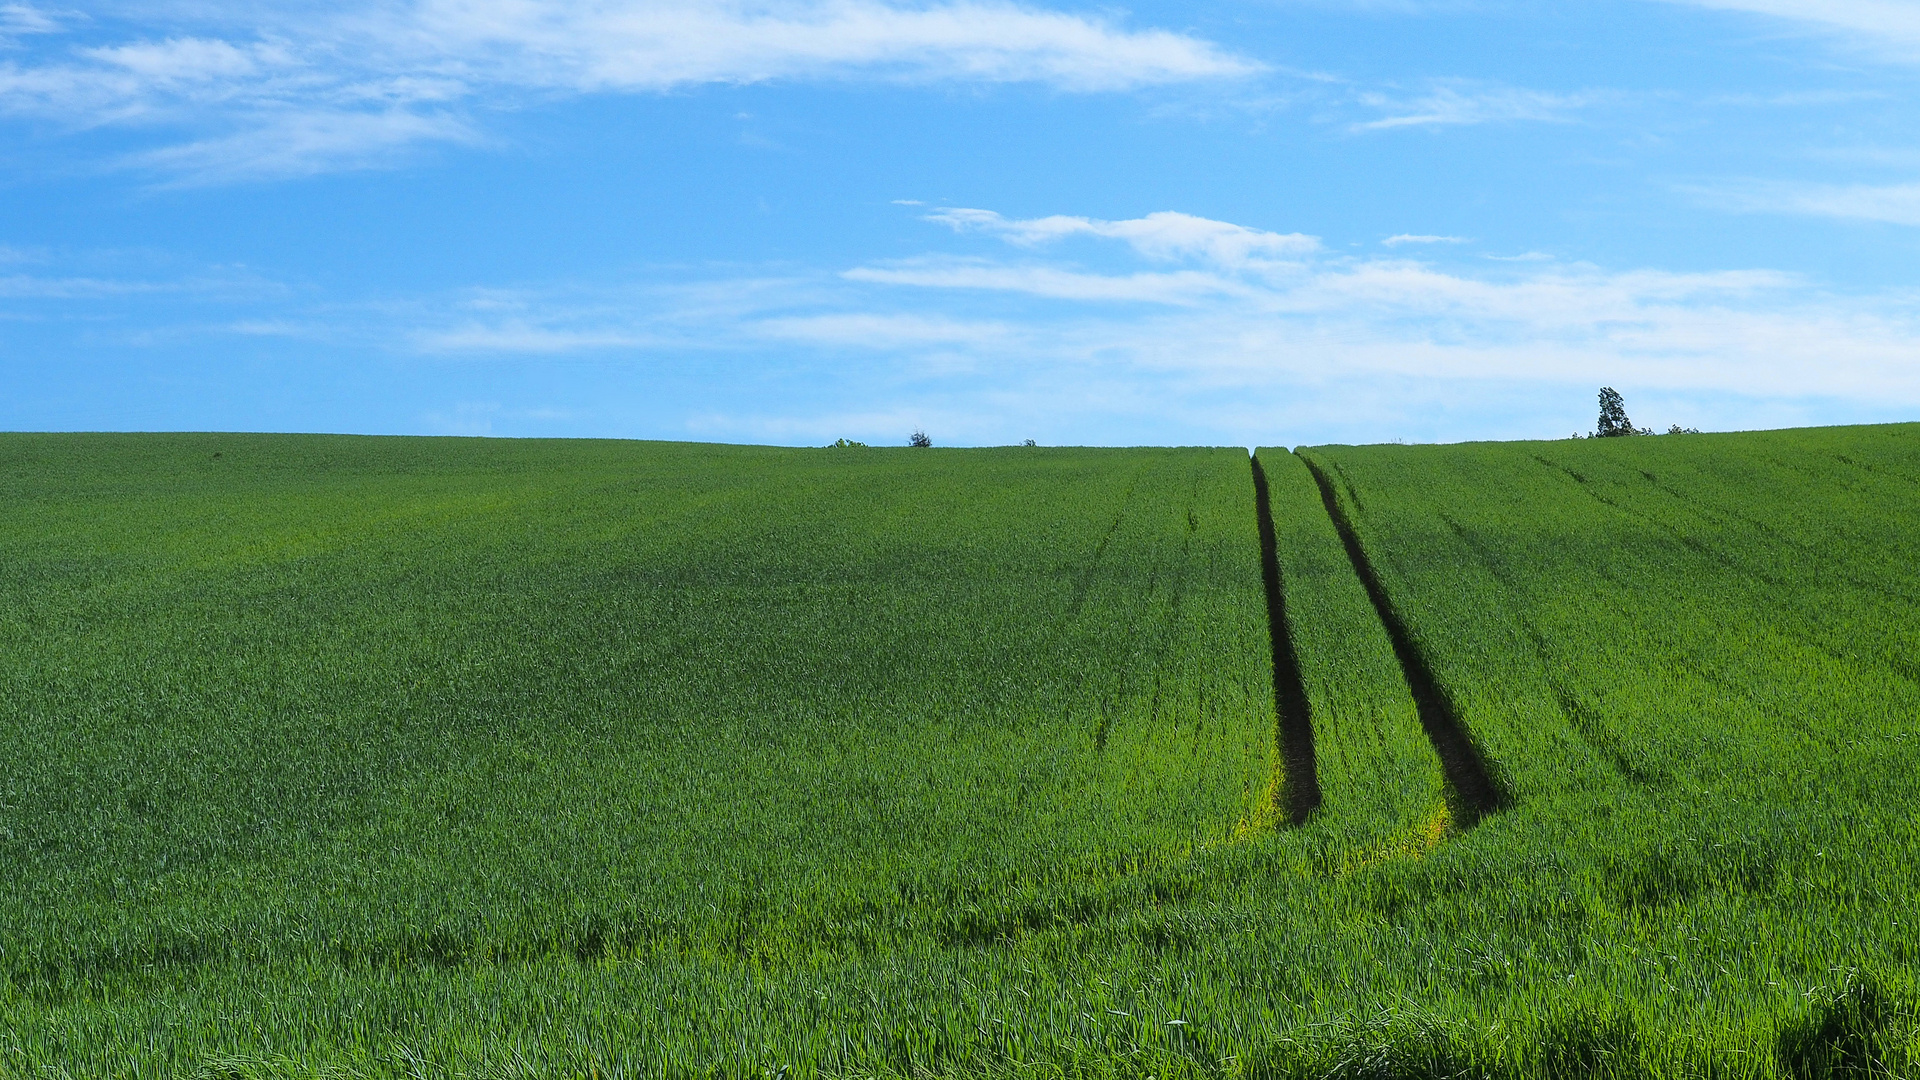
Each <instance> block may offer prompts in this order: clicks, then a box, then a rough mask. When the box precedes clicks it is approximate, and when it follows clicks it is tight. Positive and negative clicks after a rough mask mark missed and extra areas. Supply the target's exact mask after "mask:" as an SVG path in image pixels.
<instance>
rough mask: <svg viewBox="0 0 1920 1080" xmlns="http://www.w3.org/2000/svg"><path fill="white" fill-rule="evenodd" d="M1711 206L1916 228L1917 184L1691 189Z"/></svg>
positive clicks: (1919, 210) (1919, 207)
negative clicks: (1879, 222)
mask: <svg viewBox="0 0 1920 1080" xmlns="http://www.w3.org/2000/svg"><path fill="white" fill-rule="evenodd" d="M1694 194H1696V195H1698V196H1700V197H1701V198H1702V200H1703V201H1705V202H1707V203H1708V204H1709V205H1711V206H1714V207H1716V208H1718V209H1721V210H1734V211H1741V212H1747V213H1776V214H1808V215H1813V216H1816V217H1833V218H1852V219H1855V220H1859V221H1883V222H1887V223H1889V224H1893V225H1920V183H1907V184H1799V183H1778V182H1763V183H1752V184H1742V185H1729V186H1722V187H1716V188H1698V189H1694Z"/></svg>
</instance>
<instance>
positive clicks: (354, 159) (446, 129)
mask: <svg viewBox="0 0 1920 1080" xmlns="http://www.w3.org/2000/svg"><path fill="white" fill-rule="evenodd" d="M261 120H262V121H263V122H258V123H255V124H254V125H253V126H252V127H250V128H248V129H246V130H243V131H238V132H234V133H233V134H230V135H222V136H220V137H217V138H212V139H200V140H196V141H193V142H187V143H178V144H175V145H172V146H163V147H160V148H158V149H155V150H148V151H144V152H142V153H138V154H134V155H130V156H129V157H128V158H127V159H126V162H127V164H130V165H135V166H139V167H143V168H147V169H152V170H156V171H159V172H162V173H167V174H171V175H173V176H176V177H178V178H179V179H178V180H177V181H175V182H176V183H192V184H199V183H219V182H222V181H228V180H243V179H254V178H262V179H264V178H276V177H287V176H306V175H309V174H312V173H317V172H332V171H339V170H343V169H359V168H374V167H378V166H382V165H386V164H389V163H391V162H393V161H395V160H399V159H401V158H403V157H404V156H405V155H407V154H408V153H409V152H411V151H413V150H415V149H416V148H418V147H419V146H420V145H421V144H422V143H426V142H446V143H476V142H479V141H481V139H480V136H479V135H478V134H477V133H475V132H474V131H473V129H472V128H471V127H469V126H468V125H467V123H466V122H465V121H463V120H461V119H459V118H456V117H452V116H447V115H444V114H435V113H430V112H410V111H407V110H404V109H392V110H388V111H385V112H350V111H346V110H330V111H289V112H287V113H285V114H283V115H275V116H270V117H263V118H261Z"/></svg>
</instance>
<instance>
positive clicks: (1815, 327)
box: [844, 211, 1920, 407]
mask: <svg viewBox="0 0 1920 1080" xmlns="http://www.w3.org/2000/svg"><path fill="white" fill-rule="evenodd" d="M1149 217H1151V215H1150V216H1149ZM937 220H940V221H942V222H943V223H946V224H950V225H957V226H960V227H977V228H985V229H990V230H993V231H995V232H998V233H1001V234H1004V235H1006V236H1007V238H1008V239H1010V240H1013V241H1016V242H1025V243H1038V242H1041V241H1043V240H1045V239H1046V238H1048V237H1051V236H1054V235H1075V234H1077V233H1082V232H1089V231H1092V230H1087V229H1082V228H1080V227H1078V226H1072V227H1069V226H1066V225H1055V224H1043V223H1048V222H1075V221H1079V220H1083V219H1074V218H1060V219H1046V218H1042V219H1033V220H1032V221H1006V220H1005V219H1001V218H999V217H998V216H997V215H989V214H988V213H987V212H985V211H969V212H966V213H964V214H958V215H956V214H954V213H953V212H943V214H942V215H941V216H940V217H938V219H937ZM1137 220H1149V219H1148V218H1143V219H1137ZM1216 224H1225V223H1216ZM1094 234H1095V235H1101V236H1109V237H1113V238H1116V239H1122V240H1127V239H1128V237H1127V235H1126V233H1125V232H1123V231H1117V230H1105V231H1099V232H1095V233H1094ZM1129 242H1130V241H1129ZM1140 253H1141V254H1142V255H1147V256H1148V257H1151V256H1150V255H1149V253H1148V251H1146V250H1142V251H1141V252H1140ZM844 277H845V278H846V280H849V281H851V282H856V283H860V284H865V285H872V286H886V287H910V288H912V289H914V290H915V291H916V292H925V293H929V294H931V296H930V297H929V299H927V300H920V301H906V302H908V303H912V304H914V306H915V307H916V308H921V309H924V308H927V307H935V308H937V307H939V306H940V305H941V304H943V303H945V301H943V300H942V299H940V298H939V297H940V296H941V294H943V293H945V294H952V295H954V296H955V297H964V296H967V295H978V294H980V293H982V292H987V293H989V294H990V293H992V292H995V291H998V292H1004V293H1013V294H1020V295H1024V296H1026V297H1031V298H1035V299H1037V300H1042V301H1060V302H1066V303H1068V304H1071V305H1077V306H1069V307H1054V308H1051V309H1048V310H1047V311H1046V314H1044V315H1039V316H1036V315H1033V314H1032V313H1031V312H1030V311H1029V312H1027V313H1026V314H1025V316H1024V318H1025V319H1026V320H1028V321H1026V322H1025V323H1022V322H1021V321H1019V317H1016V316H1013V315H1010V314H1009V313H1008V312H1005V311H999V310H998V309H992V308H990V309H989V310H994V311H995V312H996V318H997V319H998V320H999V321H1000V322H1001V323H1003V324H1009V325H1015V326H1021V325H1024V326H1025V327H1026V332H1025V333H1024V334H1021V335H1019V336H1017V337H1016V338H1015V339H1014V340H1015V341H1017V342H1019V343H1020V345H1021V347H1022V348H1026V349H1030V350H1034V351H1037V352H1040V353H1043V354H1045V355H1046V356H1048V357H1050V362H1051V363H1053V364H1056V365H1057V364H1069V365H1075V366H1080V365H1087V364H1092V365H1094V366H1095V368H1099V369H1103V370H1109V374H1111V370H1110V369H1112V368H1114V366H1116V365H1117V366H1118V367H1119V368H1123V369H1127V370H1131V371H1134V372H1136V373H1138V372H1142V371H1150V372H1155V373H1158V374H1156V375H1154V376H1153V377H1154V378H1163V377H1164V378H1175V379H1177V380H1179V381H1181V382H1182V383H1183V384H1186V385H1189V386H1207V387H1213V388H1216V389H1217V388H1220V387H1241V388H1243V389H1246V390H1248V391H1249V392H1253V391H1255V390H1258V391H1260V392H1262V393H1265V392H1274V391H1276V389H1277V388H1278V387H1281V386H1287V385H1291V386H1299V385H1300V384H1301V383H1302V381H1303V380H1304V381H1306V382H1309V383H1325V382H1326V381H1327V380H1339V379H1366V380H1373V381H1374V384H1375V385H1376V386H1381V385H1385V384H1382V383H1380V382H1379V380H1393V379H1417V380H1428V382H1427V383H1425V384H1423V386H1424V388H1423V389H1420V390H1419V391H1417V392H1418V393H1423V394H1425V393H1431V392H1433V385H1434V384H1433V383H1432V382H1431V381H1432V380H1441V381H1443V382H1445V381H1452V382H1456V383H1457V382H1458V381H1460V380H1488V379H1495V380H1508V381H1510V382H1512V383H1513V384H1514V385H1523V384H1524V385H1540V384H1545V383H1556V384H1557V383H1559V382H1568V383H1575V384H1579V383H1584V382H1595V384H1596V385H1598V382H1604V381H1607V380H1609V379H1615V380H1618V381H1620V382H1622V383H1626V382H1632V383H1633V384H1634V385H1636V386H1641V387H1646V388H1658V389H1663V390H1666V391H1671V392H1675V393H1681V392H1704V393H1717V394H1734V395H1746V396H1749V397H1754V396H1760V397H1765V396H1769V395H1771V396H1774V397H1776V398H1778V399H1780V400H1785V399H1788V398H1803V397H1808V396H1816V395H1829V396H1835V397H1841V398H1851V399H1854V400H1857V401H1859V402H1862V403H1867V404H1874V405H1884V404H1885V403H1888V402H1892V401H1901V402H1906V403H1909V404H1911V405H1920V365H1916V364H1914V363H1913V362H1912V358H1913V357H1914V356H1915V355H1916V354H1917V353H1920V303H1917V302H1916V300H1915V298H1913V297H1909V296H1904V295H1899V294H1884V295H1880V296H1873V297H1864V298H1854V299H1848V298H1843V297H1836V296H1832V295H1829V294H1826V293H1823V292H1822V291H1821V290H1819V289H1818V288H1816V287H1815V286H1814V285H1813V284H1812V283H1810V282H1808V281H1806V280H1804V279H1802V278H1800V277H1797V276H1795V275H1791V274H1785V273H1780V272H1776V271H1769V270H1728V271H1718V272H1695V273H1676V272H1671V271H1663V270H1657V269H1641V270H1629V271H1607V270H1603V269H1600V268H1597V267H1592V266H1587V265H1581V264H1566V263H1560V262H1555V261H1551V260H1547V261H1544V262H1540V263H1536V264H1535V265H1532V266H1525V267H1524V268H1523V266H1522V265H1514V266H1512V267H1511V268H1507V267H1502V268H1501V269H1499V270H1498V271H1494V270H1491V269H1490V270H1489V272H1488V273H1486V274H1478V275H1476V274H1469V273H1462V272H1456V271H1447V270H1441V269H1439V268H1436V267H1434V266H1432V265H1429V264H1427V263H1424V262H1421V261H1418V260H1411V259H1400V258H1352V257H1346V256H1336V255H1332V254H1327V253H1318V254H1313V255H1308V256H1303V257H1302V261H1301V262H1300V263H1299V264H1298V265H1296V267H1295V270H1294V272H1292V273H1290V274H1282V275H1275V274H1272V273H1268V272H1266V270H1265V269H1264V268H1263V267H1262V266H1260V265H1258V264H1249V263H1241V264H1239V265H1233V264H1231V263H1230V261H1225V260H1223V261H1221V262H1219V263H1217V264H1216V265H1215V266H1214V268H1213V269H1210V270H1207V271H1204V272H1199V271H1184V272H1182V273H1178V274H1165V273H1153V272H1148V271H1135V272H1121V273H1112V274H1095V273H1089V272H1086V271H1083V270H1079V269H1076V268H1073V267H1070V266H1063V265H1048V264H1036V263H1033V262H1032V261H1026V262H1022V263H1003V262H998V261H994V260H984V259H971V260H958V259H951V258H943V257H938V256H929V257H925V258H922V259H919V260H914V261H911V262H904V263H890V264H886V265H878V266H868V267H861V268H858V269H856V270H853V271H850V272H848V273H846V274H845V275H844ZM876 295H877V296H878V297H880V298H884V297H885V296H886V294H885V293H880V294H876ZM1087 302H1098V303H1100V304H1101V305H1102V306H1100V307H1088V306H1086V303H1087ZM1128 302H1131V303H1133V304H1134V305H1135V306H1133V307H1127V306H1125V305H1126V304H1127V303H1128ZM1116 304H1118V305H1120V306H1113V305H1116ZM967 305H968V307H969V309H973V308H977V307H978V305H977V304H975V303H973V302H967ZM1015 310H1024V309H1015ZM1034 362H1039V361H1037V360H1036V361H1034ZM1087 370H1088V371H1089V372H1091V371H1092V370H1093V369H1091V368H1090V369H1087ZM1113 377H1114V378H1116V379H1118V378H1119V376H1117V375H1114V376H1113ZM1596 380H1597V381H1596ZM1409 386H1411V384H1409ZM1380 392H1387V391H1380ZM1405 392H1407V393H1414V392H1416V391H1414V390H1411V389H1408V390H1406V391H1405ZM1863 407H1864V405H1863Z"/></svg>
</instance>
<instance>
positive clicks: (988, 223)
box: [927, 208, 1320, 267]
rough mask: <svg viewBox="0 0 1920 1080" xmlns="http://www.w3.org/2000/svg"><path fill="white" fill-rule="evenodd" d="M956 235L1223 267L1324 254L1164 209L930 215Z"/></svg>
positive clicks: (1292, 238) (1315, 245) (1288, 236)
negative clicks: (1126, 251)
mask: <svg viewBox="0 0 1920 1080" xmlns="http://www.w3.org/2000/svg"><path fill="white" fill-rule="evenodd" d="M927 220H929V221H938V222H940V223H942V224H945V225H949V226H952V227H953V228H954V229H955V230H956V231H966V230H977V231H980V232H987V233H992V234H994V235H997V236H1000V237H1002V238H1003V239H1006V240H1007V241H1009V242H1011V243H1015V244H1021V245H1026V246H1037V245H1040V244H1044V243H1046V242H1048V241H1051V240H1058V239H1061V238H1063V237H1069V236H1077V235H1084V236H1096V237H1106V238H1110V239H1115V240H1122V241H1125V242H1126V243H1127V244H1128V246H1130V247H1132V248H1133V249H1134V250H1135V251H1137V252H1139V253H1140V254H1142V255H1145V256H1147V257H1149V258H1153V259H1183V258H1200V259H1204V260H1206V261H1208V262H1212V263H1215V264H1218V265H1220V266H1232V267H1238V266H1247V265H1249V264H1252V263H1256V262H1263V261H1266V260H1271V259H1275V258H1283V257H1296V256H1300V255H1306V254H1309V253H1311V252H1314V251H1318V250H1319V249H1320V240H1319V238H1317V237H1312V236H1307V235H1304V234H1302V233H1274V232H1265V231H1263V230H1260V229H1250V228H1247V227H1246V226H1244V225H1234V224H1231V223H1229V222H1225V221H1215V220H1212V219H1211V218H1203V217H1195V216H1193V215H1192V214H1182V213H1178V212H1175V211H1171V210H1162V211H1159V212H1157V213H1152V214H1148V215H1147V216H1145V217H1139V218H1129V219H1126V220H1124V221H1102V220H1099V219H1097V218H1084V217H1067V216H1063V215H1054V216H1052V217H1043V218H1027V219H1024V220H1010V219H1007V218H1004V217H1001V216H1000V215H999V214H996V213H994V212H993V211H991V210H970V209H965V208H949V209H942V210H940V211H937V212H935V213H933V214H929V215H928V216H927Z"/></svg>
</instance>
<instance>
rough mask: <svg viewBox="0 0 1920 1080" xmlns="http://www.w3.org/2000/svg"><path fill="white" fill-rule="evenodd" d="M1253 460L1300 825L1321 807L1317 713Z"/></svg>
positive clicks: (1281, 738) (1292, 811) (1279, 702)
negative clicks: (1302, 670) (1289, 617)
mask: <svg viewBox="0 0 1920 1080" xmlns="http://www.w3.org/2000/svg"><path fill="white" fill-rule="evenodd" d="M1252 461H1253V502H1254V513H1255V514H1256V515H1257V516H1258V518H1259V521H1260V576H1261V578H1262V579H1263V581H1264V582H1265V584H1266V587H1267V630H1268V633H1269V635H1270V637H1271V638H1272V641H1273V709H1274V714H1275V716H1276V717H1277V718H1278V720H1279V724H1278V728H1277V732H1276V738H1277V739H1278V742H1279V749H1280V761H1281V765H1282V767H1283V768H1284V769H1285V770H1286V772H1285V774H1284V775H1285V780H1286V788H1285V790H1284V792H1283V794H1282V801H1283V802H1284V803H1285V805H1286V810H1287V816H1288V817H1289V818H1291V819H1292V821H1293V823H1294V824H1295V825H1299V824H1302V823H1304V822H1305V821H1306V820H1307V815H1309V814H1311V813H1313V812H1314V811H1315V810H1317V809H1319V807H1320V773H1319V769H1318V767H1317V765H1316V764H1315V762H1314V756H1313V717H1312V715H1311V713H1310V711H1309V709H1308V706H1307V687H1306V683H1305V682H1304V681H1302V679H1301V677H1300V657H1299V654H1298V653H1296V652H1295V651H1294V647H1293V629H1292V627H1290V626H1288V625H1287V596H1286V591H1285V590H1284V589H1283V588H1282V587H1281V583H1280V553H1279V542H1278V540H1277V539H1276V536H1275V533H1274V528H1273V507H1272V506H1270V505H1269V504H1268V502H1267V473H1266V470H1265V469H1262V468H1261V467H1260V459H1259V457H1257V456H1256V457H1254V458H1253V459H1252Z"/></svg>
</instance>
